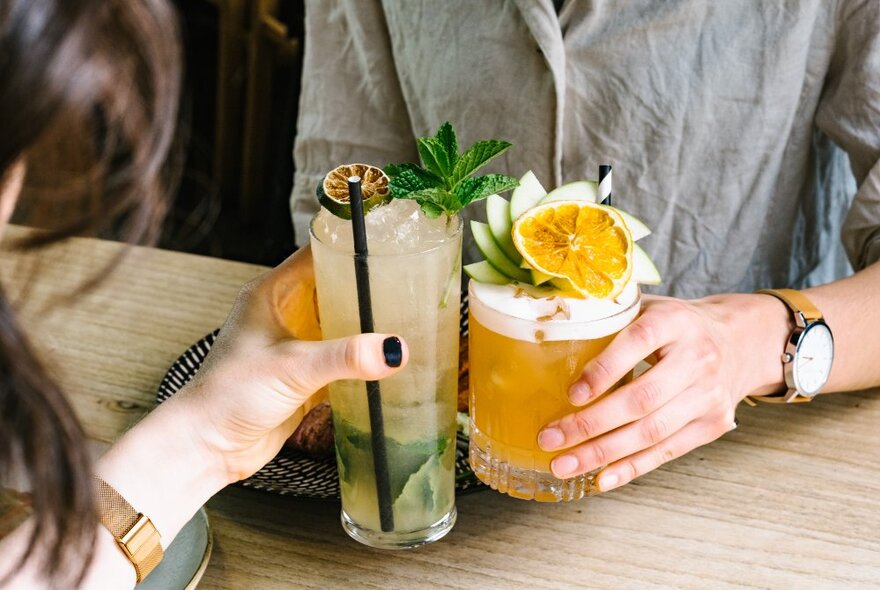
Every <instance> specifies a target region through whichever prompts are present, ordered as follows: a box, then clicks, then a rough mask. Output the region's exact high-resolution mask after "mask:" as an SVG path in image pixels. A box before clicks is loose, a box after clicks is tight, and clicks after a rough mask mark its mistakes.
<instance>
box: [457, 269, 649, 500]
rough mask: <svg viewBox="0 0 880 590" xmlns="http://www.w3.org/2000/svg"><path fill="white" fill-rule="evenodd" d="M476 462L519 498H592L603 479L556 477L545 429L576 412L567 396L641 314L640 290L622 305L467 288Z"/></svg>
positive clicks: (482, 474)
mask: <svg viewBox="0 0 880 590" xmlns="http://www.w3.org/2000/svg"><path fill="white" fill-rule="evenodd" d="M469 293H470V296H469V308H470V318H469V324H468V325H469V331H470V336H469V338H470V340H469V345H468V346H469V356H470V462H471V466H472V467H473V469H474V473H475V474H476V475H477V477H478V478H479V479H480V480H481V481H483V482H484V483H486V484H488V485H490V486H491V487H493V488H494V489H496V490H498V491H499V492H503V493H506V494H509V495H511V496H514V497H516V498H523V499H527V500H538V501H544V502H559V501H569V500H577V499H580V498H582V497H584V496H585V495H590V494H591V493H594V491H595V483H594V479H595V475H596V472H592V473H588V474H586V475H582V476H578V477H573V478H570V479H565V480H562V479H559V478H557V477H554V476H553V474H552V473H551V472H550V460H551V459H552V458H553V457H554V456H555V455H557V454H558V451H557V452H554V453H550V452H546V451H542V450H541V449H540V448H538V443H537V436H538V432H539V430H540V429H541V428H542V427H543V426H544V425H546V424H547V423H549V422H551V421H553V420H556V419H558V418H561V417H563V416H565V415H566V414H570V413H572V412H574V411H575V410H576V409H577V408H576V407H575V406H573V405H572V404H571V403H570V402H569V401H568V394H567V392H568V388H569V386H570V385H571V384H572V383H573V382H574V381H575V380H576V379H577V377H578V376H579V375H580V372H581V370H582V369H583V367H584V365H585V364H586V363H587V361H589V360H590V359H592V358H593V357H595V356H596V355H597V354H599V353H600V352H601V351H602V350H604V349H605V347H606V346H608V344H609V343H610V342H611V340H612V339H613V338H614V336H615V335H616V334H617V333H618V332H619V331H620V330H622V329H623V328H624V327H626V326H627V325H628V324H629V323H631V322H632V321H633V319H634V318H635V317H636V315H637V314H638V311H639V306H640V296H639V289H638V286H637V285H636V284H635V283H632V284H630V285H628V286H627V287H626V288H625V289H624V291H623V293H621V295H620V296H619V297H617V299H616V300H615V301H600V300H595V299H594V300H585V299H573V298H563V297H549V298H541V299H535V298H532V297H530V296H529V295H528V294H526V293H524V292H523V291H522V290H521V289H519V288H518V287H516V286H513V285H489V284H482V283H477V282H476V281H473V280H472V281H471V282H470V288H469Z"/></svg>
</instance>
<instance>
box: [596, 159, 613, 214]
mask: <svg viewBox="0 0 880 590" xmlns="http://www.w3.org/2000/svg"><path fill="white" fill-rule="evenodd" d="M599 201H600V202H601V203H602V204H603V205H610V204H611V165H610V164H599Z"/></svg>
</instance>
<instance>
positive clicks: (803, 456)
mask: <svg viewBox="0 0 880 590" xmlns="http://www.w3.org/2000/svg"><path fill="white" fill-rule="evenodd" d="M23 231H24V230H22V229H21V228H11V229H10V231H9V235H10V236H13V237H14V236H16V235H21V234H22V232H23ZM119 248H120V246H119V245H118V244H115V243H111V242H102V241H97V240H71V241H70V242H69V243H67V244H66V245H64V246H61V247H58V248H55V249H53V250H51V251H48V252H43V253H41V254H40V255H39V259H40V261H41V268H40V269H39V271H38V274H37V275H35V276H33V277H32V278H31V280H30V281H28V277H29V276H30V271H29V270H28V264H27V258H26V257H23V256H21V255H15V254H11V253H9V252H3V254H2V256H0V277H2V282H3V284H4V285H5V286H6V287H7V289H8V290H9V292H10V293H11V294H12V295H13V296H16V294H18V296H19V297H21V296H22V295H21V293H22V292H23V291H22V288H23V286H24V285H25V284H26V283H28V282H29V283H30V289H29V291H27V294H26V296H25V298H24V300H21V301H20V302H19V303H20V305H21V309H22V310H23V315H24V317H25V321H26V323H27V325H28V326H29V328H30V329H32V330H33V331H34V334H35V336H34V338H35V340H36V341H37V342H38V343H39V345H40V346H41V347H42V349H43V350H45V351H46V352H47V354H48V355H49V356H50V358H51V359H53V360H54V361H55V362H56V363H57V365H58V366H59V367H60V369H61V371H62V379H63V382H64V384H65V385H66V387H67V391H68V392H69V394H70V398H71V400H72V402H73V404H74V406H75V408H76V410H77V412H78V414H79V416H80V417H81V419H82V422H83V424H84V425H85V428H86V430H87V432H88V434H89V436H91V437H93V438H95V439H99V440H104V441H112V440H113V439H115V438H116V437H118V436H119V435H120V433H121V432H123V431H124V430H125V428H126V427H128V426H129V425H131V424H133V423H134V422H136V421H137V420H138V419H139V418H140V417H141V416H142V415H143V414H144V412H146V411H148V410H149V409H150V408H151V407H152V406H153V399H154V395H155V390H156V386H157V384H158V383H159V380H160V379H161V377H162V375H163V374H164V372H165V370H166V368H167V367H168V366H169V365H170V364H171V362H172V361H173V360H174V359H175V358H176V357H177V355H178V354H179V353H180V352H181V351H182V350H183V349H185V348H186V347H187V346H189V345H190V344H191V343H192V342H194V341H195V340H197V339H198V338H199V337H201V336H202V335H204V334H205V333H207V332H209V331H210V330H212V329H213V328H215V327H217V326H218V325H219V324H220V323H221V321H222V320H223V318H224V316H225V315H226V312H227V310H228V309H229V306H230V304H231V302H232V300H233V298H234V297H235V294H236V292H237V290H238V287H239V285H240V284H242V283H244V282H245V281H247V280H249V279H250V278H252V277H254V276H255V275H257V274H258V273H260V272H262V271H263V270H264V269H263V268H261V267H257V266H250V265H245V264H239V263H233V262H226V261H222V260H216V259H209V258H202V257H197V256H191V255H186V254H178V253H172V252H164V251H158V250H149V249H135V250H134V251H133V252H132V253H131V254H130V256H129V257H128V258H127V259H126V260H125V262H124V264H123V266H122V267H120V268H119V269H118V270H117V271H116V273H115V274H114V275H113V276H112V277H111V278H110V279H108V280H107V281H106V282H105V283H103V285H102V286H101V287H100V288H99V289H98V290H96V291H94V292H92V293H90V294H89V295H88V296H85V297H82V298H80V299H79V300H78V301H77V303H76V305H72V306H65V307H56V308H55V309H53V310H52V311H51V312H49V313H47V312H46V311H45V309H44V307H45V304H46V302H48V301H50V300H51V299H52V298H53V297H58V296H64V295H66V294H68V293H70V292H72V291H73V289H75V288H76V286H77V285H78V284H79V282H80V281H82V280H83V279H84V278H86V277H88V276H89V275H90V273H92V272H95V271H96V270H98V269H99V268H100V266H101V265H102V264H104V263H105V262H107V261H109V260H110V259H111V258H112V257H113V256H114V255H115V254H116V253H117V252H118V251H119ZM738 416H739V419H740V427H739V429H738V430H736V431H734V432H732V433H730V434H728V435H726V436H725V437H724V438H723V439H721V440H719V441H717V442H715V443H713V444H712V445H710V446H708V447H704V448H702V449H698V450H697V451H694V452H692V453H691V454H689V455H688V456H686V457H684V458H682V459H679V460H677V461H675V462H673V463H671V464H669V465H667V466H665V467H663V468H661V469H659V470H658V471H656V472H654V473H651V474H649V475H647V476H645V477H643V478H641V479H639V480H638V481H636V482H634V483H632V484H630V485H628V486H625V487H623V488H622V489H619V490H616V491H613V492H610V493H608V494H605V495H603V496H601V497H597V498H590V499H587V500H585V501H581V502H576V503H571V504H557V505H547V504H537V503H532V502H524V501H519V500H514V499H511V498H508V497H507V496H502V495H501V494H497V493H495V492H492V491H486V492H481V493H477V494H473V495H470V496H465V497H462V498H460V500H459V502H458V510H459V519H458V524H457V525H456V526H455V529H454V530H453V531H452V532H451V533H450V534H449V536H448V537H447V538H446V539H444V540H443V541H441V542H439V543H436V544H434V545H432V546H428V547H424V548H421V549H418V550H414V551H409V552H383V551H378V550H373V549H369V548H366V547H363V546H361V545H359V544H357V543H355V542H354V541H352V540H350V539H349V538H348V537H347V536H346V535H345V533H344V532H343V531H342V528H341V527H340V525H339V507H338V505H336V504H333V503H323V502H313V501H305V500H298V499H294V498H289V497H281V496H275V495H272V494H268V493H263V492H257V491H252V490H245V489H240V488H236V487H230V488H228V489H226V490H224V491H223V492H221V493H220V494H218V495H217V496H216V497H215V498H214V499H212V500H211V501H210V502H209V504H208V512H209V515H210V518H211V521H212V523H213V526H214V531H215V549H214V554H213V557H212V559H211V562H210V565H209V567H208V570H207V573H206V575H205V577H204V579H203V582H202V585H201V587H202V588H255V589H256V588H259V589H261V590H266V589H272V588H296V587H303V588H322V589H326V588H335V587H340V588H364V587H367V588H369V587H376V588H379V587H381V588H407V589H409V588H422V587H424V588H468V589H474V588H518V587H522V588H562V587H591V586H592V587H606V588H607V587H614V588H626V587H632V588H645V587H657V586H670V587H694V588H707V587H711V588H733V587H762V588H793V587H801V588H806V587H812V588H818V587H822V588H826V587H840V588H844V587H845V588H853V587H860V586H861V587H876V585H878V584H880V396H878V395H877V392H874V393H867V392H863V393H856V394H850V395H836V396H828V397H822V398H820V399H818V400H817V401H816V402H814V403H812V404H804V405H799V406H796V407H773V406H761V407H758V408H747V407H743V408H742V409H741V410H740V412H739V414H738Z"/></svg>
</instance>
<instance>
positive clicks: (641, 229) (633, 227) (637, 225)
mask: <svg viewBox="0 0 880 590" xmlns="http://www.w3.org/2000/svg"><path fill="white" fill-rule="evenodd" d="M612 209H614V210H615V211H617V212H618V213H620V216H621V217H623V222H624V223H625V224H626V227H628V228H629V233H631V234H632V238H633V241H634V242H635V241H637V240H641V239H642V238H644V237H645V236H650V235H651V229H650V228H649V227H648V226H647V225H645V224H644V223H643V222H642V221H641V220H640V219H636V218H635V217H633V216H632V215H630V214H629V213H627V212H626V211H621V210H620V209H618V208H616V207H612Z"/></svg>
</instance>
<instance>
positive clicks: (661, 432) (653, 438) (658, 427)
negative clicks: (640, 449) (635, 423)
mask: <svg viewBox="0 0 880 590" xmlns="http://www.w3.org/2000/svg"><path fill="white" fill-rule="evenodd" d="M643 428H644V430H643V435H642V438H643V439H644V440H645V441H646V442H648V443H649V444H652V445H655V444H657V443H659V442H660V441H662V440H665V439H666V437H668V436H669V424H668V423H667V422H666V421H665V420H663V419H662V418H649V419H648V420H645V425H644V427H643Z"/></svg>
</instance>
